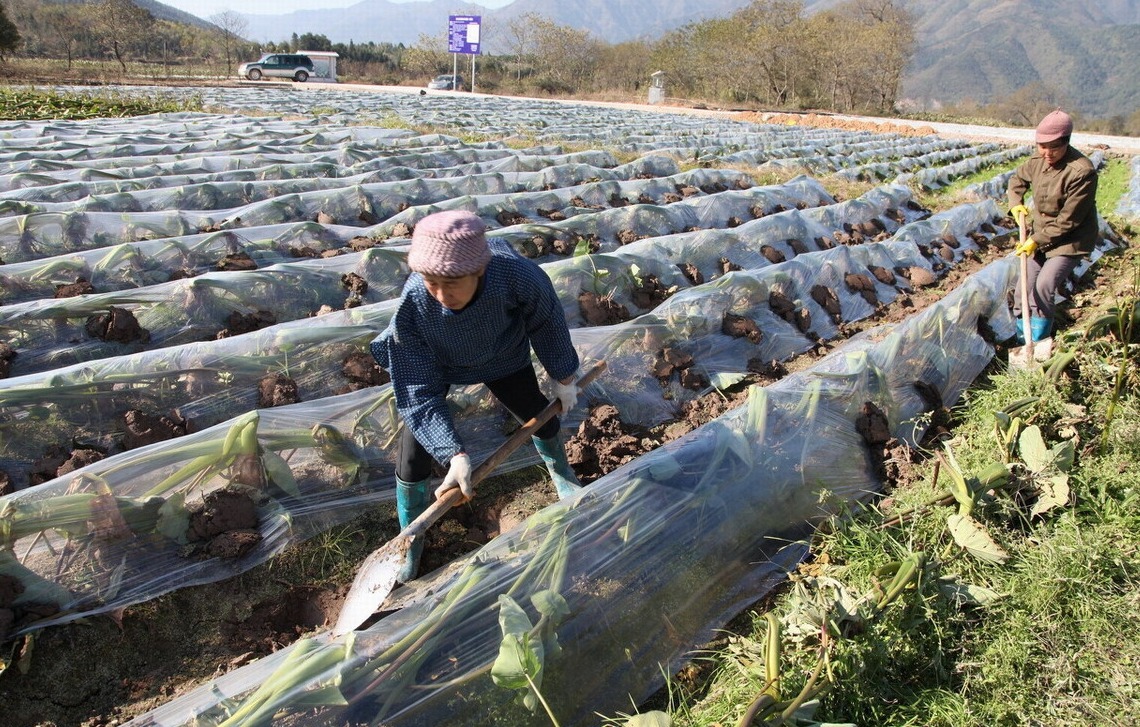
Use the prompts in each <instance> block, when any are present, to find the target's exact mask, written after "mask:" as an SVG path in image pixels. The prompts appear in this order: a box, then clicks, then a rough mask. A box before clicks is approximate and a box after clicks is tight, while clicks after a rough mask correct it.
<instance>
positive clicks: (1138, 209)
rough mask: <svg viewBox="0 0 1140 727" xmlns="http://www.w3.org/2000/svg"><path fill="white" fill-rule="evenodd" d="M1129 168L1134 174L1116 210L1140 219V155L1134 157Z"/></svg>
mask: <svg viewBox="0 0 1140 727" xmlns="http://www.w3.org/2000/svg"><path fill="white" fill-rule="evenodd" d="M1129 169H1131V172H1132V176H1131V178H1130V179H1129V181H1128V189H1127V191H1125V193H1124V194H1123V195H1121V197H1120V202H1119V203H1118V204H1117V205H1116V212H1117V214H1119V215H1121V216H1122V217H1127V218H1128V219H1130V220H1140V156H1134V157H1132V162H1131V163H1130V164H1129Z"/></svg>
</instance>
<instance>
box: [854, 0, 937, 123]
mask: <svg viewBox="0 0 1140 727" xmlns="http://www.w3.org/2000/svg"><path fill="white" fill-rule="evenodd" d="M835 11H836V12H837V13H838V14H839V17H840V18H841V19H842V20H843V21H844V23H845V25H846V26H847V27H849V28H850V32H851V34H852V35H851V37H853V38H858V42H857V43H853V44H851V45H852V52H851V53H850V54H849V56H848V62H849V64H850V66H851V67H852V69H853V73H852V74H851V75H852V82H853V84H855V85H856V86H858V88H853V89H852V91H853V93H854V95H856V96H857V97H859V98H860V99H862V102H863V103H865V104H866V105H868V106H870V107H872V108H874V109H876V110H878V111H890V110H892V109H893V108H894V105H895V101H897V100H898V93H899V89H900V87H901V86H902V76H903V71H905V70H906V66H907V64H908V63H910V59H911V58H912V57H913V56H914V51H915V48H916V44H917V41H916V38H915V19H914V16H913V15H912V14H911V13H910V11H908V10H907V9H906V8H904V7H903V5H902V2H900V0H851V2H848V3H845V4H843V5H841V6H838V7H837V8H836V10H835Z"/></svg>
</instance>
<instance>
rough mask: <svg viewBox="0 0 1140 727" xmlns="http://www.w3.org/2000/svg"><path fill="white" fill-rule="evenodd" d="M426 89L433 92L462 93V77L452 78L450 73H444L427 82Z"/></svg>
mask: <svg viewBox="0 0 1140 727" xmlns="http://www.w3.org/2000/svg"><path fill="white" fill-rule="evenodd" d="M427 87H428V88H430V89H432V90H434V91H462V90H463V76H453V75H451V74H450V73H444V74H443V75H441V76H436V77H435V78H433V79H431V80H430V81H428V85H427Z"/></svg>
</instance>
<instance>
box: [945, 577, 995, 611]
mask: <svg viewBox="0 0 1140 727" xmlns="http://www.w3.org/2000/svg"><path fill="white" fill-rule="evenodd" d="M938 590H939V591H941V592H942V595H943V596H945V597H946V599H947V600H950V601H953V602H954V605H955V606H957V607H958V608H962V607H963V606H977V607H980V608H985V607H986V606H989V605H990V604H992V603H993V602H994V601H996V600H997V599H999V598H1001V594H1000V593H998V592H997V591H995V590H993V589H990V588H986V587H985V586H977V585H974V584H972V583H959V582H958V581H955V580H954V577H953V576H948V577H946V578H945V579H942V580H939V582H938Z"/></svg>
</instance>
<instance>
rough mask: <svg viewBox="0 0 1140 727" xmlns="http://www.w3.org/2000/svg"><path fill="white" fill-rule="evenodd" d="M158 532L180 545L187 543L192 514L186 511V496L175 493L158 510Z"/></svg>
mask: <svg viewBox="0 0 1140 727" xmlns="http://www.w3.org/2000/svg"><path fill="white" fill-rule="evenodd" d="M156 529H157V530H158V532H160V533H162V534H163V535H165V536H166V537H168V538H170V539H171V540H175V541H178V542H179V543H185V542H186V531H187V530H189V529H190V513H189V511H187V510H186V496H185V495H183V494H182V493H181V492H175V493H173V494H171V495H170V497H168V498H166V502H164V503H162V507H160V508H158V527H157V528H156Z"/></svg>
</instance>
